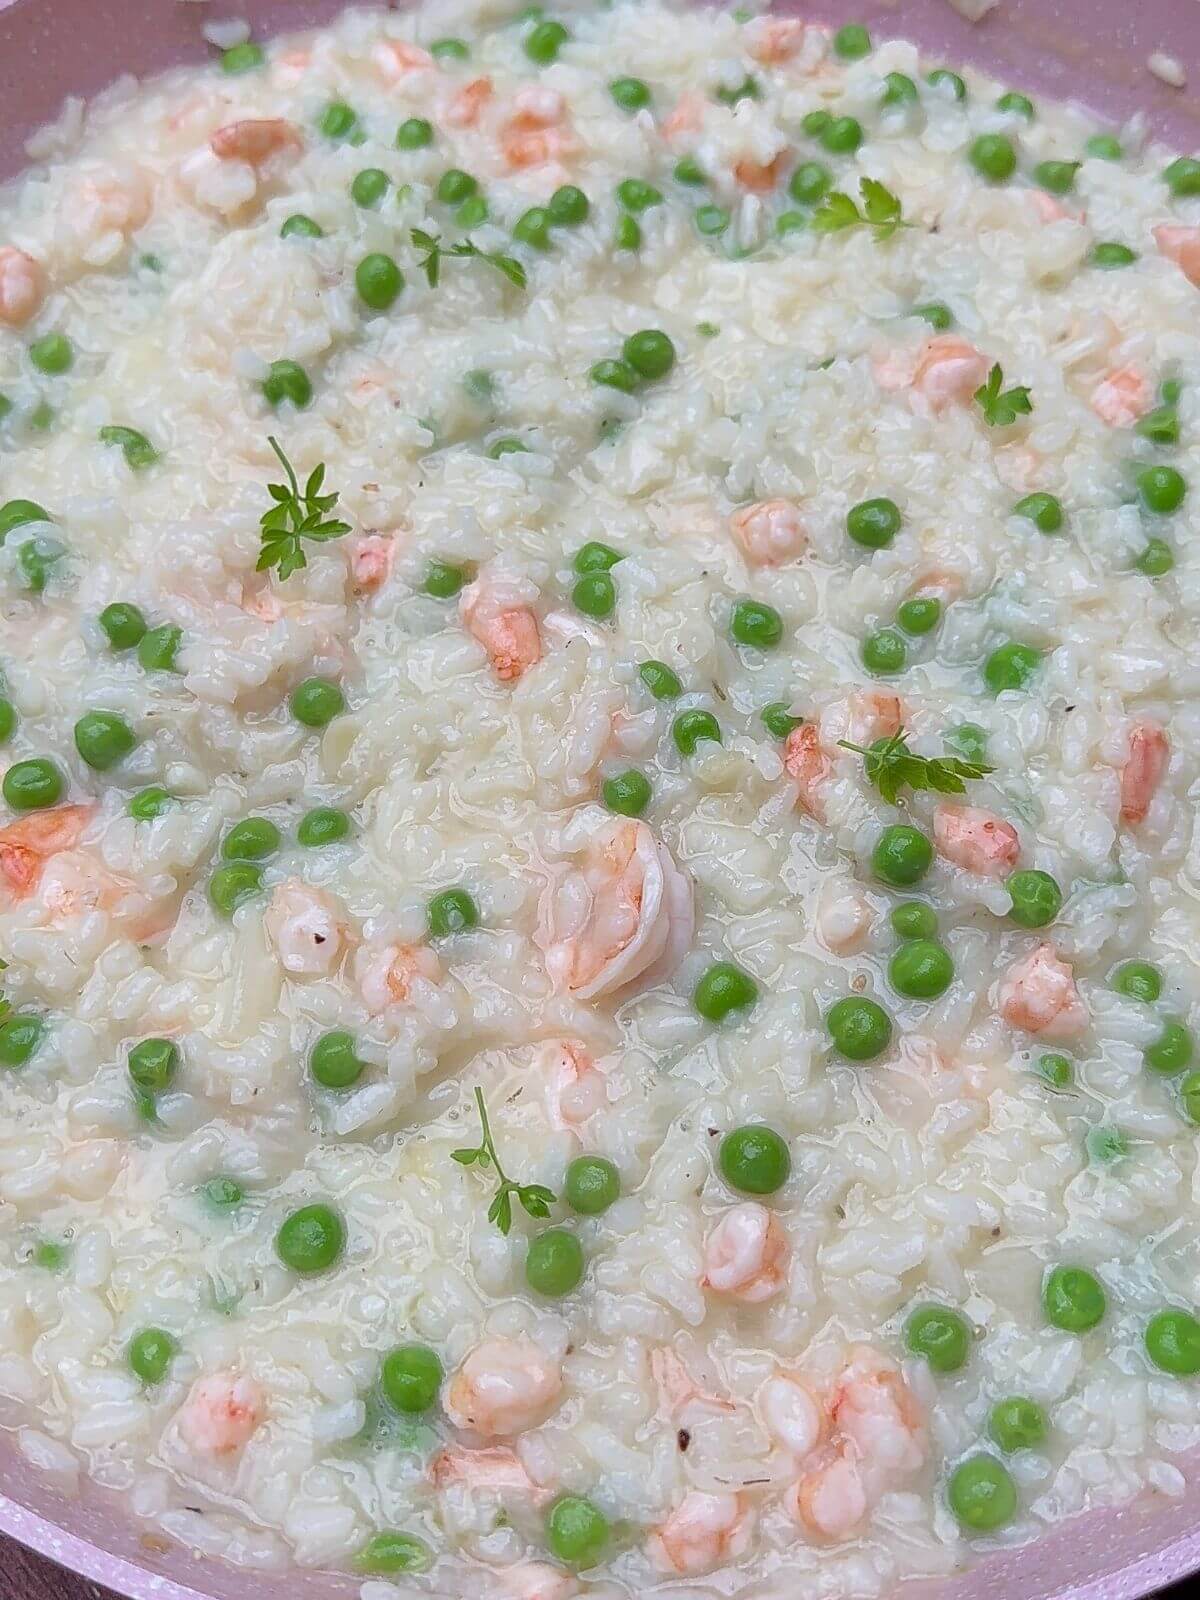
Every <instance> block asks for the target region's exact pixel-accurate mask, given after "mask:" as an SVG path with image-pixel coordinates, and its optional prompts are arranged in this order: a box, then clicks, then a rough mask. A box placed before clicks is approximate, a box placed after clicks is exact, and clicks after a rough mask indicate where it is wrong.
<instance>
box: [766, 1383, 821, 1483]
mask: <svg viewBox="0 0 1200 1600" xmlns="http://www.w3.org/2000/svg"><path fill="white" fill-rule="evenodd" d="M758 1411H759V1415H760V1417H761V1418H762V1420H763V1423H764V1425H765V1427H766V1429H767V1432H768V1433H769V1434H771V1436H772V1437H773V1438H774V1439H776V1440H777V1441H778V1442H779V1443H780V1444H781V1445H782V1446H783V1447H784V1449H785V1450H787V1451H789V1452H790V1453H791V1454H792V1455H793V1456H794V1457H795V1458H796V1460H797V1461H803V1460H804V1458H805V1456H807V1455H811V1454H812V1452H813V1451H814V1450H815V1449H816V1448H817V1446H818V1445H819V1444H820V1443H821V1441H822V1439H823V1438H824V1437H825V1433H826V1429H827V1427H828V1419H827V1418H826V1415H825V1411H824V1407H823V1406H822V1404H821V1400H820V1398H819V1396H818V1395H816V1394H815V1393H814V1392H813V1390H812V1389H811V1388H810V1387H809V1385H808V1384H807V1383H804V1382H803V1381H802V1380H801V1379H800V1378H793V1377H790V1376H789V1375H788V1374H787V1373H783V1372H777V1373H776V1374H775V1376H774V1377H773V1378H768V1379H767V1381H766V1383H764V1384H763V1386H762V1388H761V1389H760V1390H759V1391H758Z"/></svg>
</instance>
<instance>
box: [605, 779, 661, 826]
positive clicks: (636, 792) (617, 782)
mask: <svg viewBox="0 0 1200 1600" xmlns="http://www.w3.org/2000/svg"><path fill="white" fill-rule="evenodd" d="M600 792H601V794H602V795H603V796H604V804H605V805H606V806H607V807H608V809H609V810H610V811H615V812H616V813H617V815H618V816H621V817H640V816H641V814H642V812H643V811H645V809H646V807H647V806H648V805H649V804H650V796H651V794H652V792H653V791H652V790H651V788H650V781H649V779H648V778H647V777H646V776H645V775H644V774H643V773H641V772H639V771H638V770H637V768H636V767H630V768H629V770H628V771H627V772H618V773H617V774H616V775H615V776H614V777H611V778H605V780H604V782H603V783H602V784H601V786H600Z"/></svg>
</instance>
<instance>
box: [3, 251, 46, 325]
mask: <svg viewBox="0 0 1200 1600" xmlns="http://www.w3.org/2000/svg"><path fill="white" fill-rule="evenodd" d="M45 298H46V273H45V270H44V268H43V267H42V264H41V262H40V261H38V260H36V259H35V258H34V257H33V256H31V255H27V254H26V252H25V251H24V250H18V249H17V248H16V246H15V245H11V244H5V245H0V322H4V323H7V324H8V326H9V327H10V328H21V327H24V325H25V323H27V322H28V321H29V320H30V318H31V317H35V316H36V315H37V314H38V312H39V311H40V310H41V309H42V304H43V302H44V301H45Z"/></svg>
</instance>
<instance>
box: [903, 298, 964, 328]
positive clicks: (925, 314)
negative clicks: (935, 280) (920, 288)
mask: <svg viewBox="0 0 1200 1600" xmlns="http://www.w3.org/2000/svg"><path fill="white" fill-rule="evenodd" d="M910 315H911V316H914V317H920V319H921V321H922V322H927V323H928V324H929V326H930V327H931V328H936V329H937V331H938V332H939V333H944V332H945V330H946V329H947V328H952V327H953V326H954V313H953V311H951V309H950V307H949V306H947V305H943V303H942V302H941V301H940V300H930V301H928V302H927V303H926V304H925V305H921V306H914V307H913V308H912V311H911V313H910Z"/></svg>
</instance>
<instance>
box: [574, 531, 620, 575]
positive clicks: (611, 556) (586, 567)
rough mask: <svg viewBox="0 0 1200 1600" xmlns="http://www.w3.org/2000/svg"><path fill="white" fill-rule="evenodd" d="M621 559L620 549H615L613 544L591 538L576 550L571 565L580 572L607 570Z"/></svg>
mask: <svg viewBox="0 0 1200 1600" xmlns="http://www.w3.org/2000/svg"><path fill="white" fill-rule="evenodd" d="M621 559H622V557H621V552H620V551H619V550H614V549H613V547H612V546H611V545H608V544H603V543H602V542H601V541H600V540H599V539H589V540H588V542H587V543H586V544H582V545H580V547H579V549H578V550H577V551H576V552H575V555H574V558H573V559H572V561H571V565H572V567H573V568H574V569H575V571H576V572H578V573H585V572H607V571H608V570H609V569H610V568H611V567H615V566H616V564H617V562H618V561H620V560H621Z"/></svg>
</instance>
